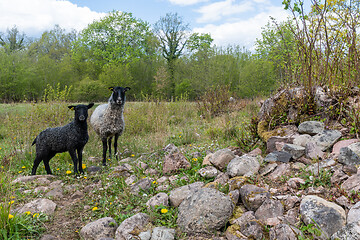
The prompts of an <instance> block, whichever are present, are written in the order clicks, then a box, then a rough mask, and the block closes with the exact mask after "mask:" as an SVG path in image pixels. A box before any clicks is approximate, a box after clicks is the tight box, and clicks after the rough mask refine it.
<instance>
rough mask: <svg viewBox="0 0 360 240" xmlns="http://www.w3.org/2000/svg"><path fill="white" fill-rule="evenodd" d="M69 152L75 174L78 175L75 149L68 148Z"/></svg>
mask: <svg viewBox="0 0 360 240" xmlns="http://www.w3.org/2000/svg"><path fill="white" fill-rule="evenodd" d="M69 153H70V156H71V159H72V161H73V164H74V173H75V174H76V175H79V172H78V170H77V165H78V159H77V157H76V151H75V149H74V150H69Z"/></svg>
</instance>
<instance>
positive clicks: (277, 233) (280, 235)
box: [269, 224, 297, 240]
mask: <svg viewBox="0 0 360 240" xmlns="http://www.w3.org/2000/svg"><path fill="white" fill-rule="evenodd" d="M269 236H270V240H297V237H296V234H295V233H294V230H293V229H292V228H291V227H290V226H289V225H287V224H278V225H276V226H275V227H273V228H271V229H270V232H269Z"/></svg>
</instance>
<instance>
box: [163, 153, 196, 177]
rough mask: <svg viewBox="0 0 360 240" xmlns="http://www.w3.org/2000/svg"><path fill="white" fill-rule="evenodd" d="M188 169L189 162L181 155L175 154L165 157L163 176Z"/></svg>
mask: <svg viewBox="0 0 360 240" xmlns="http://www.w3.org/2000/svg"><path fill="white" fill-rule="evenodd" d="M190 167H191V164H190V162H189V161H188V160H187V159H186V157H185V156H184V155H183V154H182V153H179V152H177V153H171V154H168V155H165V159H164V163H163V172H164V174H168V173H172V172H177V171H178V170H180V169H188V168H190Z"/></svg>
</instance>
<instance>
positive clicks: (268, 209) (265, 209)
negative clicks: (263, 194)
mask: <svg viewBox="0 0 360 240" xmlns="http://www.w3.org/2000/svg"><path fill="white" fill-rule="evenodd" d="M283 214H284V207H283V205H282V203H281V202H280V201H276V200H272V199H270V198H268V199H266V200H265V201H264V202H263V204H261V206H260V207H259V208H258V209H257V210H256V212H255V217H256V218H257V219H259V220H262V221H263V222H264V221H266V220H267V219H268V218H275V217H280V216H282V215H283Z"/></svg>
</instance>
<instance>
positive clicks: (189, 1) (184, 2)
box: [169, 0, 209, 6]
mask: <svg viewBox="0 0 360 240" xmlns="http://www.w3.org/2000/svg"><path fill="white" fill-rule="evenodd" d="M169 1H170V2H171V3H172V4H176V5H181V6H189V5H194V4H197V3H201V2H208V1H209V0H169Z"/></svg>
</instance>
